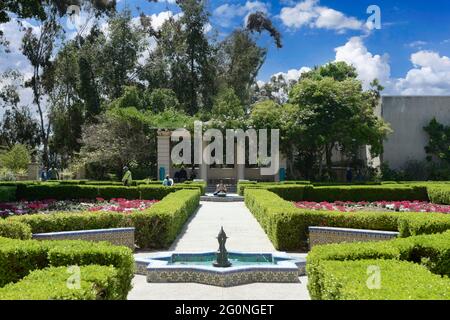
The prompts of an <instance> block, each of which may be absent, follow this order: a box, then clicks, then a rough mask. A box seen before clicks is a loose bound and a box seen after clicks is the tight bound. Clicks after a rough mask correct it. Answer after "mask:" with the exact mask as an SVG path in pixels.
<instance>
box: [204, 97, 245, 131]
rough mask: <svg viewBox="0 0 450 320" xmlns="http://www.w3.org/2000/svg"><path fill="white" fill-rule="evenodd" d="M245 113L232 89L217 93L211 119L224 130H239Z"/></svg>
mask: <svg viewBox="0 0 450 320" xmlns="http://www.w3.org/2000/svg"><path fill="white" fill-rule="evenodd" d="M244 115H245V112H244V107H243V106H242V103H241V100H240V99H239V97H238V96H237V95H236V94H235V93H234V90H233V89H232V88H226V89H223V90H221V91H220V92H219V94H218V95H217V97H216V99H215V101H214V105H213V108H212V117H213V119H215V120H218V121H219V122H221V123H222V125H223V127H224V128H228V129H230V128H239V127H240V126H241V123H242V121H243V118H244Z"/></svg>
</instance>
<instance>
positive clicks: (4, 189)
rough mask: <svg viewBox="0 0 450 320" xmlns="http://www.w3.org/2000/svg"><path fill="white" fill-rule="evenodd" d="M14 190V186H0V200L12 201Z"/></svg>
mask: <svg viewBox="0 0 450 320" xmlns="http://www.w3.org/2000/svg"><path fill="white" fill-rule="evenodd" d="M16 190H17V187H16V186H0V202H8V201H14V200H15V199H16Z"/></svg>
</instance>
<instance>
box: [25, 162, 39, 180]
mask: <svg viewBox="0 0 450 320" xmlns="http://www.w3.org/2000/svg"><path fill="white" fill-rule="evenodd" d="M27 179H28V180H39V164H37V163H30V164H28V177H27Z"/></svg>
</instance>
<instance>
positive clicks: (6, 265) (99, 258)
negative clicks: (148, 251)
mask: <svg viewBox="0 0 450 320" xmlns="http://www.w3.org/2000/svg"><path fill="white" fill-rule="evenodd" d="M73 265H77V266H87V265H103V266H113V267H114V268H115V269H116V270H117V274H116V276H115V278H116V279H117V281H118V283H117V288H118V289H117V290H115V291H116V293H115V295H116V298H118V299H126V297H127V294H128V292H129V291H130V290H131V280H132V278H133V275H134V259H133V255H132V252H131V250H130V249H128V248H126V247H122V246H113V245H110V244H109V243H106V242H98V243H93V242H88V241H37V240H17V239H8V238H0V287H3V286H5V285H6V284H9V283H16V282H18V281H20V280H21V279H22V278H23V277H25V276H27V275H28V274H29V273H30V272H31V271H33V270H37V269H44V268H47V267H61V266H73Z"/></svg>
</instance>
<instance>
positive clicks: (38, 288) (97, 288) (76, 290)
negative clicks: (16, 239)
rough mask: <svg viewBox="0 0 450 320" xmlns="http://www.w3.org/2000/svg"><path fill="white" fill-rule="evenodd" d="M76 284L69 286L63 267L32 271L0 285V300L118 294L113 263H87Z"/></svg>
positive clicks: (112, 296)
mask: <svg viewBox="0 0 450 320" xmlns="http://www.w3.org/2000/svg"><path fill="white" fill-rule="evenodd" d="M79 270H80V282H79V287H72V288H69V287H68V285H67V281H68V280H69V277H70V276H71V275H70V273H68V268H67V267H59V268H55V267H50V268H46V269H43V270H35V271H32V272H31V273H30V274H29V275H28V276H26V277H25V278H23V279H22V280H21V281H19V282H17V283H11V284H8V285H6V286H5V287H4V288H0V300H116V299H119V298H120V297H121V291H120V287H119V286H118V283H119V282H118V281H117V271H116V269H115V268H114V267H106V266H98V265H90V266H83V267H81V268H80V269H79Z"/></svg>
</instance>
